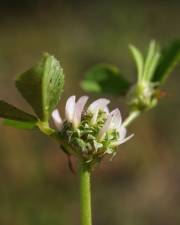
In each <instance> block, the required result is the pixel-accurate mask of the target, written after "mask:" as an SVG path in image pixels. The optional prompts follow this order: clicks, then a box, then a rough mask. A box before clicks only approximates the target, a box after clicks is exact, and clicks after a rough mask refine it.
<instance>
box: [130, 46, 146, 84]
mask: <svg viewBox="0 0 180 225" xmlns="http://www.w3.org/2000/svg"><path fill="white" fill-rule="evenodd" d="M129 49H130V51H131V53H132V56H133V58H134V61H135V63H136V67H137V73H138V81H140V80H141V79H142V77H143V69H144V68H143V67H144V58H143V55H142V54H141V52H140V51H139V50H138V49H137V48H136V47H135V46H134V45H130V46H129Z"/></svg>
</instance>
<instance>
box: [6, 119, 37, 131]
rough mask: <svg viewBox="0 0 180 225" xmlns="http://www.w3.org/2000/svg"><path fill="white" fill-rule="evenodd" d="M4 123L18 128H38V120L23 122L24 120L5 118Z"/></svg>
mask: <svg viewBox="0 0 180 225" xmlns="http://www.w3.org/2000/svg"><path fill="white" fill-rule="evenodd" d="M3 124H4V125H7V126H10V127H14V128H18V129H25V130H32V129H36V128H37V126H36V122H22V121H15V120H8V119H6V120H4V121H3Z"/></svg>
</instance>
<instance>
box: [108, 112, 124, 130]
mask: <svg viewBox="0 0 180 225" xmlns="http://www.w3.org/2000/svg"><path fill="white" fill-rule="evenodd" d="M110 114H111V115H112V116H113V124H114V128H119V127H120V126H121V123H122V117H121V113H120V111H119V109H114V110H113V111H112V112H111V113H110Z"/></svg>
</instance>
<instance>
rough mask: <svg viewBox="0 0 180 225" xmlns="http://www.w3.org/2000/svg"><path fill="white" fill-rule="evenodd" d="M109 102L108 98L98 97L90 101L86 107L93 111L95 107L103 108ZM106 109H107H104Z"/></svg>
mask: <svg viewBox="0 0 180 225" xmlns="http://www.w3.org/2000/svg"><path fill="white" fill-rule="evenodd" d="M109 103H110V100H108V99H106V98H99V99H97V100H96V101H94V102H92V103H91V104H90V106H89V107H88V110H87V111H89V112H92V113H93V112H94V111H95V110H96V108H97V107H98V109H101V110H103V109H104V108H106V106H107V105H108V104H109ZM106 110H107V109H106Z"/></svg>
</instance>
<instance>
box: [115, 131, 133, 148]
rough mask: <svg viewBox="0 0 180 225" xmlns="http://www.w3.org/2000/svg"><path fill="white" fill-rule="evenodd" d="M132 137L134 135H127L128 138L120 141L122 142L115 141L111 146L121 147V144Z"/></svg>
mask: <svg viewBox="0 0 180 225" xmlns="http://www.w3.org/2000/svg"><path fill="white" fill-rule="evenodd" d="M133 136H134V134H131V135H129V136H128V137H126V138H124V139H122V140H119V141H116V142H114V143H113V146H118V145H121V144H123V143H124V142H126V141H128V140H129V139H131V138H132V137H133Z"/></svg>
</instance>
